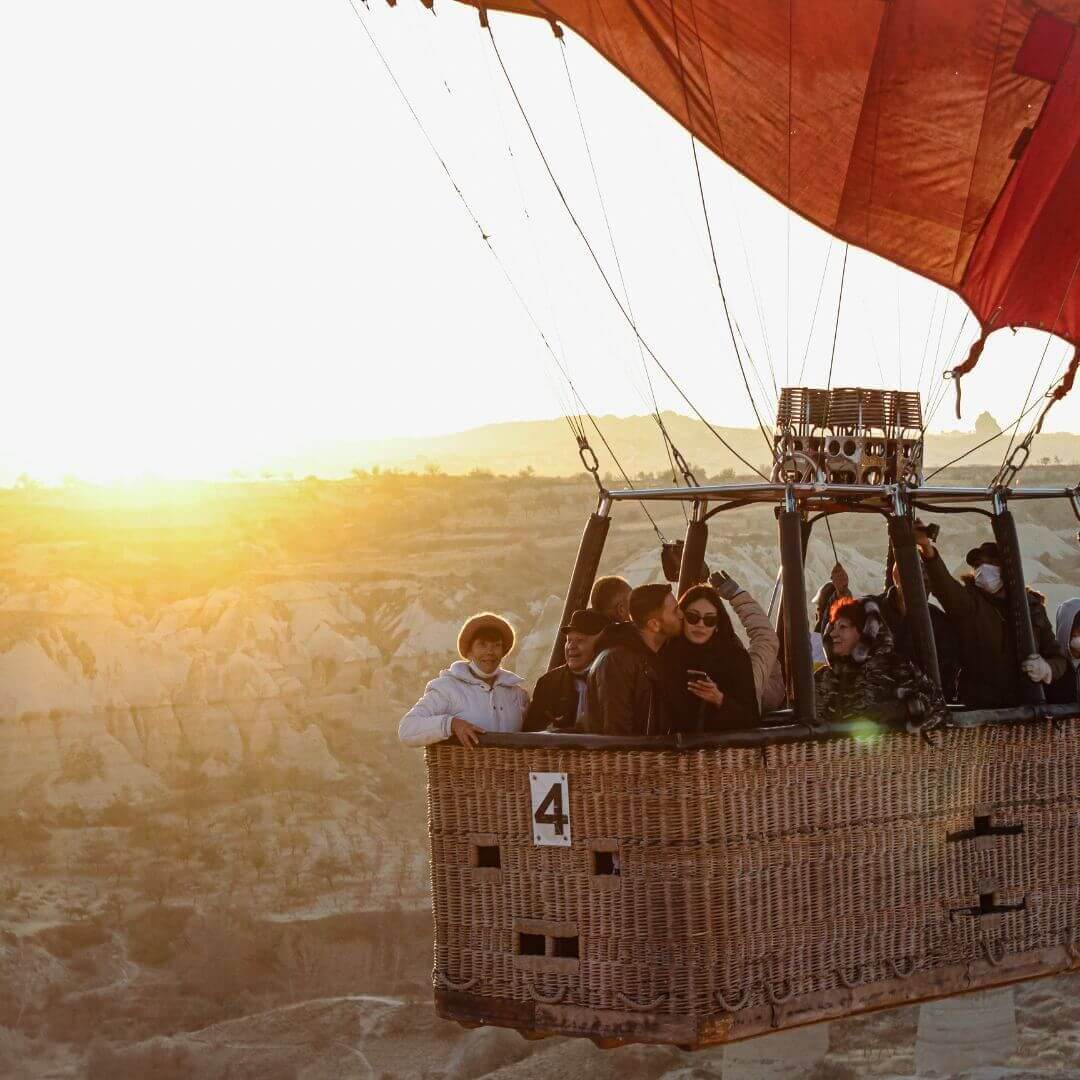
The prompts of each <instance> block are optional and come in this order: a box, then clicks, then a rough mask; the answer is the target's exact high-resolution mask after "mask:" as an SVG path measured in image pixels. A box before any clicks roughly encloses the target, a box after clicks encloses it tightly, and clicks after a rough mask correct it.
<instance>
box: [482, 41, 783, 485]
mask: <svg viewBox="0 0 1080 1080" xmlns="http://www.w3.org/2000/svg"><path fill="white" fill-rule="evenodd" d="M485 29H486V30H487V32H488V37H489V38H490V40H491V47H492V50H493V51H494V53H495V57H496V59H497V60H498V62H499V67H500V68H501V69H502V72H503V75H504V76H505V78H506V83H507V86H509V88H510V92H511V94H512V95H513V97H514V101H515V102H516V103H517V107H518V111H519V112H520V113H521V118H522V120H523V121H524V123H525V127H526V128H527V129H528V132H529V135H530V137H531V138H532V141H533V145H534V146H535V147H536V151H537V154H538V155H539V156H540V160H541V161H542V162H543V165H544V168H545V170H546V171H547V174H548V177H549V178H550V180H551V182H552V184H553V186H554V188H555V191H556V193H557V194H558V196H559V200H560V201H561V202H562V204H563V207H564V208H565V210H566V212H567V214H568V215H569V217H570V221H571V222H572V224H573V226H574V228H575V229H576V230H577V233H578V235H579V236H580V237H581V240H582V242H583V243H584V244H585V248H586V250H587V251H588V253H589V256H590V257H591V259H592V261H593V263H594V264H595V266H596V268H597V270H598V271H599V272H600V276H601V278H602V279H603V282H604V285H605V286H606V287H607V290H608V292H609V293H610V294H611V298H612V299H613V300H614V301H615V305H616V306H617V307H618V309H619V311H620V312H621V313H622V316H623V318H624V319H625V320H626V322H627V324H628V325H629V326H630V328H631V330H633V332H634V334H635V335H636V336H637V338H638V340H639V341H640V342H641V344H642V347H643V348H644V349H645V351H646V352H647V353H648V354H649V356H650V357H651V358H652V360H653V363H655V364H656V366H657V368H658V369H659V370H660V371H661V372H662V373H663V375H664V377H665V378H666V379H667V380H668V382H669V383H671V385H672V386H673V387H674V388H675V390H676V391H677V392H678V394H679V396H680V397H681V398H682V399H683V401H685V402H686V404H687V405H688V406H689V407H690V409H691V410H693V412H694V415H695V416H697V418H698V419H699V420H700V421H701V422H702V423H703V424H704V425H705V426H706V427H707V428H708V429H709V431H710V432H711V433H712V434H713V435H714V436H715V437H716V438H717V439H718V440H719V441H720V443H721V444H723V446H725V447H726V448H727V450H728V451H729V453H731V454H732V455H733V456H734V457H736V458H737V459H738V460H739V461H741V462H742V463H743V465H745V466H746V467H747V468H748V469H749V470H750V471H751V472H753V473H755V474H756V475H758V476H760V477H761V478H762V480H767V479H768V478H767V477H766V476H765V474H764V473H763V472H762V471H761V470H760V469H758V468H757V467H756V466H754V465H751V464H750V462H749V461H747V460H746V458H745V457H743V455H742V454H740V453H739V452H738V450H736V449H735V448H734V447H733V446H732V445H731V443H729V442H728V441H727V439H725V438H724V436H723V435H721V434H720V432H719V431H717V429H716V428H715V427H714V426H713V425H712V424H710V423H709V421H708V420H706V419H705V417H704V415H703V414H702V413H701V411H700V410H699V409H698V407H697V406H696V405H695V404H694V403H693V402H692V401H691V400H690V398H689V397H688V396H687V394H686V391H685V390H683V388H682V387H681V386H680V385H679V383H678V381H677V380H676V379H675V377H674V376H673V375H672V374H671V372H670V371H668V369H667V368H666V367H665V366H664V364H663V363H662V362H661V360H660V358H659V357H658V356H657V355H656V352H655V350H654V349H653V348H652V347H651V346H650V345H649V343H648V341H647V340H646V339H645V338H644V337H643V336H642V334H641V331H640V330H639V329H638V326H637V323H636V322H635V321H634V319H633V317H632V316H631V315H630V313H629V312H628V311H627V310H626V306H625V305H624V304H623V302H622V301H621V300H620V299H619V295H618V293H617V292H616V291H615V288H614V286H613V285H612V282H611V279H610V278H609V277H608V274H607V272H606V271H605V270H604V267H603V264H602V263H601V262H600V259H599V257H598V256H597V254H596V250H595V248H594V247H593V246H592V243H591V242H590V240H589V238H588V235H587V234H586V233H585V230H584V229H583V228H582V226H581V223H580V221H579V220H578V218H577V215H576V214H575V213H574V211H573V209H572V208H571V206H570V203H569V201H568V200H567V198H566V194H565V193H564V191H563V189H562V187H561V185H560V184H559V181H558V179H557V178H556V176H555V173H554V171H553V170H552V168H551V164H550V162H549V161H548V158H547V155H546V154H545V153H544V150H543V147H542V146H541V144H540V140H539V138H538V137H537V134H536V131H535V129H534V128H533V126H532V122H531V121H530V120H529V115H528V113H527V112H526V111H525V106H524V103H523V102H522V100H521V97H520V96H519V95H518V92H517V88H516V87H515V86H514V83H513V80H512V79H511V78H510V72H509V71H508V70H507V67H506V64H505V63H504V61H503V58H502V54H501V53H500V52H499V47H498V45H497V44H496V41H495V34H494V32H493V31H492V29H491V26H490V23H489V25H488V26H487V27H485ZM740 367H741V364H740ZM755 412H756V409H755ZM759 426H760V422H759ZM762 434H763V435H764V428H762ZM766 444H767V445H769V444H768V438H767V437H766ZM769 450H770V456H771V455H772V447H771V445H769Z"/></svg>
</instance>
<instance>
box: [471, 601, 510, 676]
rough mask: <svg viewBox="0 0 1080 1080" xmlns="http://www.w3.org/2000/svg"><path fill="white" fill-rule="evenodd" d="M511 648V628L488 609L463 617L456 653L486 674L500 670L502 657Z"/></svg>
mask: <svg viewBox="0 0 1080 1080" xmlns="http://www.w3.org/2000/svg"><path fill="white" fill-rule="evenodd" d="M513 647H514V628H513V627H512V626H511V625H510V624H509V623H508V622H507V621H506V620H505V619H503V618H501V617H500V616H498V615H496V614H494V612H491V611H482V612H480V614H479V615H473V616H472V618H471V619H468V620H466V622H465V625H464V626H463V627H462V628H461V633H459V634H458V654H459V655H460V656H461V658H462V659H463V660H468V661H470V662H471V663H472V664H474V665H475V666H476V667H477V669H478V670H480V671H482V672H483V673H484V674H485V675H493V674H494V673H495V672H496V671H498V670H499V665H500V664H501V663H502V659H503V657H504V656H505V655H506V654H507V653H508V652H510V650H511V649H512V648H513Z"/></svg>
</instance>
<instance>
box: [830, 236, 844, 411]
mask: <svg viewBox="0 0 1080 1080" xmlns="http://www.w3.org/2000/svg"><path fill="white" fill-rule="evenodd" d="M849 250H850V245H848V244H845V245H844V262H843V264H842V265H841V267H840V292H839V294H838V295H837V297H836V324H835V325H834V326H833V339H832V352H831V353H830V354H829V377H828V379H827V380H826V382H825V389H826V390H831V389H832V373H833V364H834V363H835V361H836V339H837V338H838V337H839V336H840V305H841V304H842V303H843V302H844V279H845V278H846V277H847V257H848V251H849Z"/></svg>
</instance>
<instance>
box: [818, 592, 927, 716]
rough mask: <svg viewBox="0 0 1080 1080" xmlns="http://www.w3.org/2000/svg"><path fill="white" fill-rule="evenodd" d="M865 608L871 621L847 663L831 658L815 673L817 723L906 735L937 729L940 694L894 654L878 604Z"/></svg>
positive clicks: (873, 603) (911, 664) (869, 600)
mask: <svg viewBox="0 0 1080 1080" xmlns="http://www.w3.org/2000/svg"><path fill="white" fill-rule="evenodd" d="M864 602H865V603H866V606H867V610H868V612H869V613H870V616H869V617H868V619H867V629H866V631H864V633H863V636H862V639H861V641H860V643H859V646H858V647H857V649H856V651H855V652H854V653H853V655H852V656H851V657H850V658H848V657H830V663H829V666H828V667H826V668H822V669H821V670H820V671H819V672H818V673H817V676H816V681H817V715H818V718H819V719H821V720H858V719H862V718H865V719H867V720H871V721H873V720H877V721H881V720H885V721H888V722H890V723H893V724H896V723H900V724H902V725H903V726H904V727H905V728H906V729H907V730H908V731H922V730H926V729H929V728H933V727H937V726H938V725H939V724H940V723H942V722H943V721H944V720H945V718H946V717H947V716H948V709H947V708H946V705H945V699H944V698H943V697H942V694H941V691H940V690H939V689H938V687H937V686H935V685H934V682H933V681H932V680H931V679H930V678H929V677H928V676H927V675H925V674H924V673H923V672H922V671H921V670H920V669H919V668H917V667H916V666H915V665H914V664H913V663H912V662H911V661H910V660H907V659H905V658H904V657H903V656H901V655H900V654H899V653H897V652H896V650H895V648H894V647H893V640H892V634H891V633H890V632H889V629H888V626H887V625H886V624H885V622H884V620H883V619H882V618H881V615H880V609H879V608H878V606H877V604H876V603H875V602H874V601H873V600H872V599H869V598H867V599H866V600H865V601H864ZM890 706H891V708H890Z"/></svg>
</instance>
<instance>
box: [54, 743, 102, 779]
mask: <svg viewBox="0 0 1080 1080" xmlns="http://www.w3.org/2000/svg"><path fill="white" fill-rule="evenodd" d="M99 778H100V779H102V780H103V779H104V778H105V755H104V754H103V753H102V752H101V751H100V750H99V749H98V748H97V747H96V746H94V744H93V743H91V742H90V741H89V740H86V741H85V742H82V743H79V744H78V745H77V746H69V747H68V748H67V749H66V750H65V751H64V753H63V756H62V757H61V759H60V779H61V780H66V781H68V782H70V783H75V784H81V783H85V782H86V781H88V780H95V779H99Z"/></svg>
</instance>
